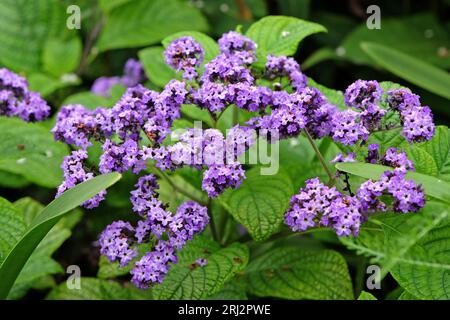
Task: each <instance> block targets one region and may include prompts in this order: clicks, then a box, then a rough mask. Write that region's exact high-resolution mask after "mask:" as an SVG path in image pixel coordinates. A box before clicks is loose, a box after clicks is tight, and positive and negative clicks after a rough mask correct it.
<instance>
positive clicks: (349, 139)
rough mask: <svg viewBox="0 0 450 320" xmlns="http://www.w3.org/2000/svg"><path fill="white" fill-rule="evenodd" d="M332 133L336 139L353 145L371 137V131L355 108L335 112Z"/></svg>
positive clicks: (344, 143) (347, 144)
mask: <svg viewBox="0 0 450 320" xmlns="http://www.w3.org/2000/svg"><path fill="white" fill-rule="evenodd" d="M331 125H332V129H331V134H332V138H333V140H334V141H337V142H340V143H342V144H343V145H346V146H351V145H354V144H355V143H356V142H358V141H360V140H362V141H366V140H367V139H368V138H369V131H368V130H367V128H366V127H365V126H364V124H363V123H362V122H361V119H360V114H359V113H358V112H356V111H353V110H345V111H339V112H335V113H334V114H333V119H332V123H331Z"/></svg>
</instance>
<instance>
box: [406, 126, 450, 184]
mask: <svg viewBox="0 0 450 320" xmlns="http://www.w3.org/2000/svg"><path fill="white" fill-rule="evenodd" d="M402 147H403V149H404V150H405V151H406V153H407V154H408V158H409V159H411V160H412V161H413V162H414V167H415V168H416V170H417V171H418V172H420V173H424V174H428V175H432V176H435V177H436V178H439V179H442V180H445V181H447V182H450V132H449V129H448V128H447V127H444V126H438V127H436V129H435V133H434V136H433V138H432V139H431V140H429V141H427V142H423V143H416V144H411V145H409V144H407V143H404V144H403V145H402Z"/></svg>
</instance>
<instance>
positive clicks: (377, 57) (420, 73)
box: [361, 42, 450, 99]
mask: <svg viewBox="0 0 450 320" xmlns="http://www.w3.org/2000/svg"><path fill="white" fill-rule="evenodd" d="M361 47H362V48H363V50H364V51H365V52H366V53H367V54H368V55H369V56H370V57H371V58H372V59H373V60H374V61H375V62H376V63H377V64H378V65H380V66H381V67H383V68H385V69H386V70H388V71H390V72H392V73H393V74H395V75H396V76H399V77H400V78H403V79H405V80H407V81H409V82H411V83H414V84H415V85H418V86H419V87H422V88H424V89H426V90H428V91H430V92H433V93H435V94H437V95H440V96H442V97H444V98H447V99H450V92H449V90H448V88H449V87H450V74H448V72H446V71H444V70H442V69H439V68H437V67H435V66H433V65H431V64H429V63H426V62H424V61H423V60H421V59H417V58H414V57H413V56H410V55H409V54H406V53H403V52H400V51H398V50H395V49H392V48H390V47H386V46H383V45H380V44H376V43H371V42H364V43H362V45H361Z"/></svg>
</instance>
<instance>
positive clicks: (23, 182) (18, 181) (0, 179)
mask: <svg viewBox="0 0 450 320" xmlns="http://www.w3.org/2000/svg"><path fill="white" fill-rule="evenodd" d="M29 184H30V182H29V181H28V180H27V179H25V178H24V177H23V176H21V175H18V174H15V173H11V172H7V171H4V170H0V185H1V186H2V187H6V188H24V187H26V186H27V185H29Z"/></svg>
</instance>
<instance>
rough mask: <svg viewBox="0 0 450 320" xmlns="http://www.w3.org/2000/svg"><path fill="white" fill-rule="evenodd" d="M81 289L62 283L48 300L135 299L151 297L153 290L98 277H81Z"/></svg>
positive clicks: (49, 295) (50, 294) (51, 293)
mask: <svg viewBox="0 0 450 320" xmlns="http://www.w3.org/2000/svg"><path fill="white" fill-rule="evenodd" d="M80 287H81V288H80V289H69V288H68V286H67V284H66V283H62V284H60V285H59V286H58V287H56V288H55V289H53V290H52V291H51V292H50V293H49V294H48V296H47V299H48V300H133V299H151V292H150V291H145V290H140V289H137V288H135V287H133V285H131V284H130V283H127V286H126V287H122V286H121V285H120V284H118V283H117V282H114V281H111V280H102V279H96V278H86V277H82V278H80Z"/></svg>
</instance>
